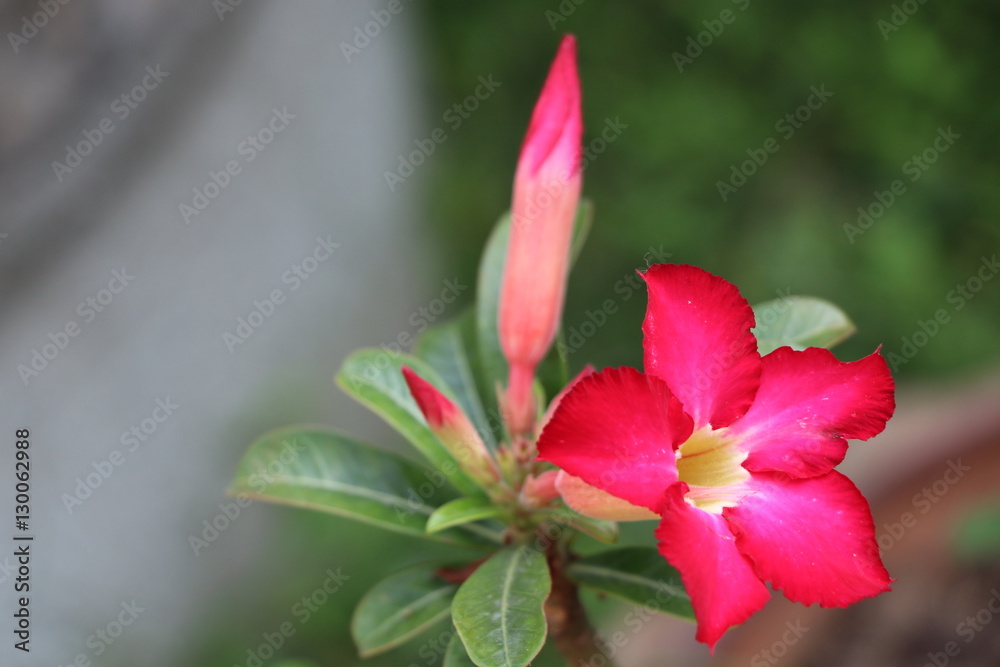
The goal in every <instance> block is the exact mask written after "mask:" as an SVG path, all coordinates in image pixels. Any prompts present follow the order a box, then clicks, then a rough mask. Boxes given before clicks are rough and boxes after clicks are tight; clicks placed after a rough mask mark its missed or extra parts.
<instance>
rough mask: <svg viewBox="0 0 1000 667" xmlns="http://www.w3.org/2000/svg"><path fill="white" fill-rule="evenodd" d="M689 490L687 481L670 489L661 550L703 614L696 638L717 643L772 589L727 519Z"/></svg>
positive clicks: (660, 536)
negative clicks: (695, 500)
mask: <svg viewBox="0 0 1000 667" xmlns="http://www.w3.org/2000/svg"><path fill="white" fill-rule="evenodd" d="M686 492H687V484H685V483H683V482H681V483H679V484H675V485H673V486H671V487H670V488H669V489H668V490H667V492H666V504H665V507H664V509H663V520H662V521H661V522H660V525H659V527H658V528H657V529H656V538H657V539H658V540H659V547H660V553H661V554H663V557H664V558H666V559H667V560H668V561H669V562H670V564H671V565H673V566H674V567H675V568H677V570H678V571H679V572H680V573H681V581H683V582H684V588H685V589H686V590H687V592H688V595H690V596H691V605H692V606H693V607H694V614H695V617H696V618H697V619H698V633H697V634H696V635H695V637H696V639H697V640H698V641H700V642H704V643H706V644H708V645H709V647H710V648H713V649H714V648H715V643H716V642H717V641H719V638H720V637H721V636H722V634H723V633H724V632H725V631H726V630H728V629H729V628H730V627H731V626H733V625H737V624H739V623H742V622H743V621H745V620H746V619H747V618H749V617H750V615H751V614H753V613H754V612H756V611H758V610H759V609H760V608H761V607H763V606H764V604H765V603H766V602H767V601H768V600H769V599H770V597H771V594H770V592H769V591H768V590H767V586H765V585H764V583H763V582H762V581H761V580H760V578H759V577H758V576H757V575H756V574H755V573H754V571H753V564H752V563H751V562H750V561H749V560H748V559H747V558H746V557H745V556H744V555H743V554H742V553H740V551H739V550H738V549H737V548H736V540H735V539H734V537H733V534H732V531H730V529H729V526H728V525H727V523H726V520H725V519H724V518H723V517H722V516H721V515H719V514H713V513H711V512H705V511H704V510H700V509H697V508H695V507H693V506H691V505H689V504H688V503H687V502H686V501H685V500H684V494H685V493H686Z"/></svg>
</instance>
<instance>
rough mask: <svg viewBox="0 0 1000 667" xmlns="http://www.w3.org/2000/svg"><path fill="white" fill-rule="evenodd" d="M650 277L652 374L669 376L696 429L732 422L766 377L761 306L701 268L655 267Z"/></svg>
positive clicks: (646, 327)
mask: <svg viewBox="0 0 1000 667" xmlns="http://www.w3.org/2000/svg"><path fill="white" fill-rule="evenodd" d="M642 275H643V278H644V279H645V280H646V284H647V286H648V289H649V306H648V307H647V310H646V319H645V321H644V322H643V325H642V332H643V334H644V339H643V348H644V350H645V370H646V372H647V373H652V374H653V375H656V376H658V377H660V378H663V379H664V380H666V382H667V384H668V385H669V386H670V389H671V390H672V391H673V392H674V394H675V395H676V396H677V398H679V399H680V401H681V404H682V405H683V406H684V409H685V410H686V411H687V413H688V414H689V415H691V416H692V417H693V418H694V425H695V428H696V429H698V428H701V427H702V426H705V425H706V424H711V425H712V428H721V427H723V426H728V425H729V424H731V423H732V422H733V421H735V420H736V419H738V418H740V417H742V416H743V414H744V413H745V412H746V411H747V409H748V408H749V407H750V404H751V403H752V402H753V398H754V394H755V393H756V391H757V385H758V382H759V379H760V355H759V354H758V353H757V340H756V339H755V338H754V337H753V334H751V333H750V329H752V328H753V325H754V318H753V309H751V308H750V304H748V303H747V301H746V299H744V298H743V297H742V296H740V293H739V291H738V290H737V289H736V288H735V287H734V286H733V285H731V284H730V283H728V282H726V281H725V280H723V279H722V278H719V277H717V276H713V275H712V274H711V273H708V272H707V271H703V270H701V269H699V268H697V267H694V266H685V265H678V264H655V265H653V266H651V267H649V270H648V271H646V273H645V274H642Z"/></svg>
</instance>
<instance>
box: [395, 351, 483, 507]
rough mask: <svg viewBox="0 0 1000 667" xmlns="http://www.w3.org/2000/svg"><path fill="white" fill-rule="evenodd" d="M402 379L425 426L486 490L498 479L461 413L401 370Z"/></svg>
mask: <svg viewBox="0 0 1000 667" xmlns="http://www.w3.org/2000/svg"><path fill="white" fill-rule="evenodd" d="M403 377H404V378H405V379H406V384H407V386H409V388H410V394H411V395H412V396H413V400H414V401H416V402H417V407H419V408H420V411H421V412H422V413H423V414H424V418H425V419H426V420H427V425H428V426H430V429H431V431H433V433H434V435H436V436H437V437H438V440H440V441H441V444H442V445H444V447H445V449H447V450H448V452H449V453H450V454H451V455H452V456H453V457H455V460H456V461H457V462H458V465H459V467H460V468H461V469H462V470H463V471H464V472H465V473H466V474H467V475H468V476H469V477H470V478H471V479H472V480H474V481H475V482H476V483H477V484H479V485H480V486H481V487H483V488H489V487H490V486H492V485H493V484H495V483H496V482H497V480H498V479H499V478H500V473H499V472H498V470H497V467H496V464H495V463H494V462H493V459H492V457H490V453H489V450H487V449H486V445H485V444H483V440H482V438H480V437H479V433H478V432H476V428H475V427H474V426H473V425H472V422H471V421H469V418H468V417H467V416H466V415H465V413H464V412H462V410H461V409H460V408H459V407H458V406H457V405H455V404H454V403H453V402H452V401H451V400H450V399H449V398H448V397H447V396H445V395H444V394H442V393H441V392H440V391H438V389H437V388H436V387H435V386H434V385H432V384H431V383H430V382H428V381H427V380H425V379H423V378H422V377H420V376H419V375H417V374H416V373H414V372H413V371H412V370H411V369H410V368H409V367H407V366H403Z"/></svg>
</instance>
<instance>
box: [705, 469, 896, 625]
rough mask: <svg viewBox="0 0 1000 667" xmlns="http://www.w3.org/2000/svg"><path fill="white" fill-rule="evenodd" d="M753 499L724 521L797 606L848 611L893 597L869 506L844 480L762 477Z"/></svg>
mask: <svg viewBox="0 0 1000 667" xmlns="http://www.w3.org/2000/svg"><path fill="white" fill-rule="evenodd" d="M747 484H748V486H749V487H750V488H751V489H753V493H752V494H751V495H749V496H746V497H745V498H743V500H741V501H740V503H739V504H738V505H736V506H735V507H727V508H726V509H724V510H723V511H722V515H723V516H724V517H726V519H728V521H729V525H730V526H731V527H732V530H733V533H734V534H735V535H736V545H737V546H738V547H739V549H740V551H742V552H743V553H744V554H746V555H747V557H748V558H750V560H751V561H753V564H754V571H755V572H756V573H757V576H759V577H760V578H761V579H764V580H766V581H770V582H771V583H772V585H773V586H774V587H775V588H777V589H780V590H781V591H782V592H784V594H785V595H786V596H787V597H788V599H790V600H792V601H794V602H801V603H803V604H814V603H817V602H818V603H819V604H820V605H822V606H824V607H844V606H847V605H849V604H853V603H855V602H858V601H859V600H863V599H864V598H868V597H872V596H873V595H878V594H879V593H882V592H884V591H888V590H889V589H890V586H889V584H890V583H892V579H890V578H889V573H888V572H886V570H885V567H884V566H883V565H882V560H881V558H880V557H879V551H878V543H877V542H876V541H875V523H874V521H873V520H872V515H871V510H870V509H869V508H868V501H866V500H865V497H864V496H862V495H861V492H860V491H858V489H857V487H855V486H854V484H853V483H852V482H851V480H849V479H847V477H845V476H844V475H841V474H840V473H839V472H831V473H828V474H826V475H822V476H821V477H812V478H809V479H792V478H790V477H788V476H787V475H783V474H781V473H757V474H755V475H753V478H752V479H751V480H750V481H749V482H748V483H747Z"/></svg>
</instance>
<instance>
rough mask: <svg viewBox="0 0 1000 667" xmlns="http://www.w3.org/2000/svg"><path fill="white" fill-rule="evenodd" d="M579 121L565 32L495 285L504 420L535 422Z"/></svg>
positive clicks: (561, 279)
mask: <svg viewBox="0 0 1000 667" xmlns="http://www.w3.org/2000/svg"><path fill="white" fill-rule="evenodd" d="M582 137H583V120H582V112H581V108H580V81H579V78H578V76H577V71H576V40H575V39H574V38H573V36H572V35H567V36H566V37H565V38H563V41H562V44H561V45H560V46H559V52H558V53H557V54H556V58H555V61H554V62H553V63H552V68H551V69H550V70H549V75H548V78H547V79H546V81H545V86H544V88H543V89H542V94H541V96H540V97H539V99H538V103H537V104H536V105H535V111H534V113H533V114H532V116H531V124H530V125H529V127H528V134H527V136H526V137H525V138H524V144H523V145H522V146H521V155H520V158H519V159H518V162H517V172H516V173H515V175H514V199H513V203H512V205H511V230H510V241H509V245H508V248H507V257H506V262H505V265H504V274H503V282H502V284H501V289H500V308H499V323H498V327H499V332H498V333H499V337H500V346H501V348H502V349H503V353H504V356H505V357H506V358H507V362H508V365H509V367H510V376H509V381H508V386H507V393H506V396H505V401H504V403H505V409H506V413H507V415H506V416H507V418H508V421H509V426H510V427H511V429H512V431H513V432H514V433H522V434H523V433H527V432H528V431H529V430H530V428H531V425H532V423H533V421H534V416H535V406H534V400H533V397H532V381H533V379H534V373H535V367H536V366H537V365H538V362H539V361H541V359H542V358H543V357H544V356H545V353H546V352H547V351H548V349H549V347H550V346H551V345H552V341H553V339H554V338H555V335H556V330H557V328H558V326H559V318H560V315H561V313H562V306H563V297H564V294H565V291H566V275H567V272H568V268H569V254H570V240H571V238H572V235H573V221H574V219H575V216H576V208H577V204H578V203H579V200H580V188H581V184H582V180H583V177H582V174H581V171H580V168H581V161H580V155H581V150H582V145H581V144H582Z"/></svg>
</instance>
